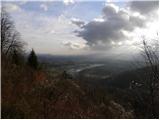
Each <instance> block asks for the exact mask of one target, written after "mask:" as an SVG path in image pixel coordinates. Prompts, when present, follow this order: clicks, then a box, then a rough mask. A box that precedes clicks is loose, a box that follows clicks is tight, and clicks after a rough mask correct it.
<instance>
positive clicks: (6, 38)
mask: <svg viewBox="0 0 160 120" xmlns="http://www.w3.org/2000/svg"><path fill="white" fill-rule="evenodd" d="M23 45H24V43H23V42H22V41H20V33H19V32H18V31H16V29H15V25H14V22H13V21H12V20H11V17H10V16H9V14H8V13H7V12H6V11H5V8H2V12H1V53H2V55H5V56H9V55H11V54H13V52H14V51H15V50H16V51H17V52H18V53H21V52H22V51H23Z"/></svg>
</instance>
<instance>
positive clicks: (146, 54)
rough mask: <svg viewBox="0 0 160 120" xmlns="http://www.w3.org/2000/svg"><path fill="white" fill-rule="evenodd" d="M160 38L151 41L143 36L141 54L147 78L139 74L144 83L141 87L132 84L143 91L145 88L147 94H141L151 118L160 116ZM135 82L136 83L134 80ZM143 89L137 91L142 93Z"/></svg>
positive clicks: (147, 113)
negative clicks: (159, 110)
mask: <svg viewBox="0 0 160 120" xmlns="http://www.w3.org/2000/svg"><path fill="white" fill-rule="evenodd" d="M158 41H159V40H158V38H155V39H152V40H151V42H149V40H147V39H145V38H144V37H143V39H142V47H141V56H142V58H143V61H144V63H145V80H144V77H143V75H142V74H138V73H137V74H138V75H137V76H139V77H140V82H142V81H143V85H142V86H141V87H139V86H138V85H139V84H138V83H137V84H132V86H134V89H135V90H136V89H137V88H138V89H137V90H140V89H142V91H143V90H144V88H145V93H146V94H145V95H144V96H139V98H140V99H143V101H142V102H143V103H142V104H144V102H148V103H146V104H145V105H146V106H144V107H146V108H144V109H145V110H146V115H147V116H148V117H150V118H157V117H158V108H157V107H158V98H159V42H158ZM134 83H136V82H135V81H134ZM140 92H141V91H139V92H138V93H137V95H138V94H140Z"/></svg>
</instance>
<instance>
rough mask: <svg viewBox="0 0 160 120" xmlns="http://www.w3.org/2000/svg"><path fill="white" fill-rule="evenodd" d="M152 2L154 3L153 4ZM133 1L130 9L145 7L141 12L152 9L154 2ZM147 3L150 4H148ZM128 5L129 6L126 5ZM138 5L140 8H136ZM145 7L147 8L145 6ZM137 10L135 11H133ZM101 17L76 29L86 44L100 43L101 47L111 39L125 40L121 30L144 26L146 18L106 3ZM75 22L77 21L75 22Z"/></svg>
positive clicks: (115, 40)
mask: <svg viewBox="0 0 160 120" xmlns="http://www.w3.org/2000/svg"><path fill="white" fill-rule="evenodd" d="M153 3H154V4H153ZM153 3H152V2H149V3H148V2H140V5H138V4H139V2H134V3H131V4H130V5H131V7H132V9H133V8H134V12H137V11H140V10H141V9H143V8H144V9H145V10H144V11H143V10H142V11H143V12H145V11H148V12H149V10H153V9H154V8H153V6H156V5H155V2H153ZM149 4H150V5H151V6H149ZM136 5H137V6H136ZM141 6H142V7H141ZM128 7H129V6H128ZM139 7H140V9H138V8H139ZM145 7H147V8H145ZM135 10H137V11H135ZM102 12H103V14H102V19H103V20H101V21H100V20H99V21H98V20H93V21H91V22H89V23H87V24H85V25H83V27H82V29H81V30H80V31H76V33H77V36H79V37H82V38H84V39H85V40H87V42H88V44H89V45H90V46H91V47H92V48H97V47H95V46H96V45H97V46H98V48H99V47H100V44H99V43H101V45H102V47H103V44H105V45H106V46H108V44H109V43H110V42H111V41H114V42H119V41H123V40H126V38H127V36H125V35H124V33H123V30H125V31H128V32H132V31H133V30H134V29H135V28H136V27H139V28H142V27H145V25H146V22H147V20H146V19H145V16H143V15H137V16H135V15H134V14H132V13H133V11H129V10H128V9H125V8H118V7H117V6H115V5H113V4H108V5H106V6H105V7H104V8H103V11H102ZM75 24H77V23H75Z"/></svg>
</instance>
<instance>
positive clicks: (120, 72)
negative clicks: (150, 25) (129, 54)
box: [1, 9, 159, 119]
mask: <svg viewBox="0 0 160 120" xmlns="http://www.w3.org/2000/svg"><path fill="white" fill-rule="evenodd" d="M14 22H15V21H14V20H13V19H12V17H11V16H10V14H9V13H8V12H7V11H5V9H2V11H1V118H6V119H8V118H17V119H23V118H26V119H28V118H33V119H34V118H37V119H39V118H41V119H45V118H48V119H50V118H61V119H63V118H75V119H76V118H80V119H81V118H86V119H88V118H97V119H99V118H105V119H109V118H110V119H115V118H116V119H126V118H128V119H132V118H158V117H159V56H158V53H157V51H155V50H154V49H153V48H152V46H151V45H150V44H148V43H147V42H146V39H143V41H142V42H143V46H142V50H141V54H140V56H141V58H142V59H141V60H140V61H136V60H132V61H131V60H119V59H94V58H93V56H89V55H88V56H87V55H86V56H58V55H57V56H56V55H55V56H54V55H47V54H38V53H37V51H36V50H35V49H34V48H32V49H31V50H30V51H29V52H26V46H27V44H26V43H25V42H24V41H23V36H21V34H20V31H17V29H16V26H15V23H14ZM156 41H158V38H157V39H156ZM46 42H47V41H46ZM156 45H157V46H158V42H157V43H156Z"/></svg>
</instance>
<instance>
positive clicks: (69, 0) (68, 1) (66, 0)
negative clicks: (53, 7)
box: [63, 0, 75, 5]
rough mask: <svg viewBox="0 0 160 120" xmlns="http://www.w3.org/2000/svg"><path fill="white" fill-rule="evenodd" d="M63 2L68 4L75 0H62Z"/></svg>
mask: <svg viewBox="0 0 160 120" xmlns="http://www.w3.org/2000/svg"><path fill="white" fill-rule="evenodd" d="M63 3H64V4H65V5H70V4H74V3H75V1H74V0H63Z"/></svg>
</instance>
